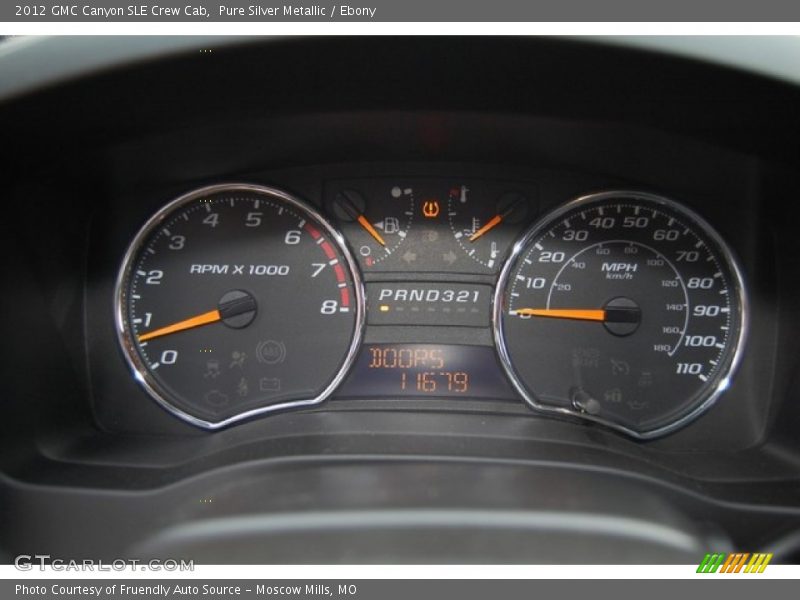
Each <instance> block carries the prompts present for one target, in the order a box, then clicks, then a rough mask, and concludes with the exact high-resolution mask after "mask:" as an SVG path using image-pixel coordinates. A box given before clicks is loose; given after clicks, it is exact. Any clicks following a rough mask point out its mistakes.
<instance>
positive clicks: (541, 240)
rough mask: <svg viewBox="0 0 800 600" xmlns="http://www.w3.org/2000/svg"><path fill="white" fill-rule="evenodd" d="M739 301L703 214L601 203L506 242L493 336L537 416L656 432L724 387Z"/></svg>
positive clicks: (626, 196) (730, 264)
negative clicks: (510, 248) (509, 245)
mask: <svg viewBox="0 0 800 600" xmlns="http://www.w3.org/2000/svg"><path fill="white" fill-rule="evenodd" d="M744 302H745V301H744V295H743V286H742V282H741V276H740V274H739V270H738V268H737V267H736V264H735V262H734V260H733V258H732V257H731V255H730V252H729V251H728V250H727V248H726V247H725V245H724V243H723V242H722V240H721V239H720V238H719V236H718V235H717V234H716V233H715V232H714V231H713V230H712V229H711V227H710V226H709V225H708V224H707V223H705V221H703V220H702V219H701V218H700V217H699V216H697V215H695V214H694V213H692V212H690V211H689V210H688V209H686V208H684V207H682V206H680V205H678V204H676V203H674V202H672V201H669V200H667V199H664V198H660V197H657V196H653V195H650V194H644V193H636V192H612V193H603V194H596V195H592V196H587V197H584V198H581V199H579V200H576V201H574V202H572V203H570V204H568V205H566V206H565V207H563V208H562V209H560V210H557V211H556V212H555V213H554V214H552V215H551V216H550V217H548V218H546V219H545V220H544V221H543V222H542V223H541V224H539V225H537V226H536V227H534V228H533V229H532V230H530V231H529V232H528V233H527V234H526V235H525V236H524V237H523V239H522V240H521V241H520V242H519V243H518V244H517V245H516V246H515V249H514V253H513V255H512V257H511V258H510V259H509V262H508V263H507V264H506V267H505V269H504V270H503V273H502V275H501V278H500V283H499V285H498V291H497V296H496V298H495V338H496V341H497V343H498V348H499V352H500V356H501V362H502V363H503V365H504V367H505V368H506V370H507V372H508V374H509V376H510V377H511V379H512V381H513V383H514V385H515V386H516V387H517V389H518V391H520V393H521V394H522V395H523V396H524V397H525V399H526V400H527V401H528V402H529V403H530V404H531V405H532V406H533V407H534V408H536V409H539V410H544V411H551V412H557V413H562V414H572V415H578V416H582V417H585V418H589V419H592V420H596V421H599V422H602V423H605V424H608V425H611V426H612V427H615V428H617V429H620V430H623V431H625V432H627V433H630V434H632V435H635V436H637V437H653V436H655V435H659V434H663V433H665V432H667V431H670V430H672V429H675V428H676V427H678V426H680V425H681V424H683V423H685V422H687V421H688V420H689V419H690V418H692V417H694V416H696V415H698V414H700V413H701V412H702V411H703V410H705V409H706V408H707V407H708V406H710V404H711V403H712V402H713V401H714V400H715V399H716V398H717V396H718V395H719V394H720V393H721V392H722V391H723V390H724V389H725V388H726V387H727V385H728V381H729V377H730V374H731V372H732V371H733V369H734V367H735V365H736V362H737V359H738V355H739V349H740V346H741V341H742V339H743V330H744V326H743V324H744Z"/></svg>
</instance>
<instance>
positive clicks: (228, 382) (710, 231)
mask: <svg viewBox="0 0 800 600" xmlns="http://www.w3.org/2000/svg"><path fill="white" fill-rule="evenodd" d="M320 189H321V192H320V197H319V198H318V199H310V198H306V197H301V195H299V194H295V193H292V192H290V191H287V190H286V189H283V188H282V187H275V186H271V185H270V186H267V185H261V184H255V183H217V184H214V185H211V186H205V187H200V188H198V189H194V190H190V191H187V192H186V193H184V194H182V195H180V196H179V197H177V198H176V199H174V200H172V201H170V202H169V203H167V204H166V205H165V206H163V208H161V209H160V210H158V211H157V212H156V213H155V214H154V215H153V216H152V217H151V218H150V219H149V220H148V221H147V222H146V223H145V224H144V225H143V226H142V227H141V229H140V231H139V232H138V234H137V235H136V236H135V237H134V239H133V240H132V241H131V243H130V245H129V247H128V250H127V252H126V254H125V257H124V260H123V262H122V265H121V266H120V268H119V275H118V279H117V284H116V290H115V298H114V302H115V318H116V328H117V333H118V340H119V344H120V348H121V349H122V352H123V355H124V357H125V360H126V361H127V362H128V364H129V366H130V367H131V369H132V372H133V374H134V376H135V378H136V380H137V381H138V382H139V384H140V385H141V387H142V389H143V390H144V392H145V393H146V394H147V395H149V396H150V397H151V398H152V399H153V400H155V401H156V402H158V403H159V404H160V405H161V406H163V407H164V408H165V409H167V410H168V411H170V412H171V413H172V414H174V415H175V416H177V417H178V418H181V419H183V420H185V421H187V422H190V423H192V424H194V425H196V426H199V427H202V428H205V429H218V428H221V427H225V426H228V425H231V424H233V423H236V422H240V421H243V420H245V419H250V418H253V417H255V416H257V415H264V414H267V413H271V412H274V411H277V410H282V409H288V408H297V407H303V406H311V405H316V404H319V403H321V402H323V401H325V400H328V399H334V398H359V397H369V398H384V397H385V398H441V399H454V400H457V399H476V398H477V399H484V400H488V401H498V402H518V403H524V404H526V405H527V406H528V407H529V408H530V409H531V411H533V412H535V413H538V414H542V415H550V416H555V417H567V418H570V419H574V418H577V419H581V420H588V421H593V422H596V423H599V424H601V425H603V426H606V427H609V428H611V429H614V430H616V431H618V432H622V433H624V434H627V435H629V436H631V437H634V438H638V439H647V438H653V437H657V436H661V435H664V434H667V433H669V432H672V431H674V430H676V429H678V428H680V427H682V426H684V425H686V424H687V423H689V422H691V421H692V420H693V419H695V418H696V417H698V416H699V415H701V414H702V413H704V412H705V411H706V410H708V409H709V408H710V407H711V406H712V405H713V404H714V403H715V402H716V401H717V400H718V399H719V398H720V397H721V396H722V395H723V393H724V391H725V390H726V388H727V387H728V385H729V383H730V380H731V377H732V376H733V374H734V372H735V370H736V367H737V365H738V363H739V361H740V358H741V351H742V347H743V344H744V341H745V338H746V329H747V295H746V293H745V286H744V283H743V279H742V275H741V271H740V268H739V266H738V262H737V259H736V257H735V256H734V254H733V252H732V251H731V249H730V248H729V246H728V245H727V244H726V242H725V241H724V240H723V239H722V237H721V236H720V235H719V234H718V233H717V232H716V231H715V229H714V228H713V227H712V225H710V224H709V223H708V222H707V221H706V220H705V219H704V218H703V217H702V216H701V215H700V214H698V212H696V211H695V210H694V209H693V208H690V207H689V206H688V204H687V201H679V200H675V199H673V198H668V197H666V196H663V195H656V194H653V193H651V192H649V191H639V190H635V189H634V190H630V189H619V190H608V189H606V190H587V193H585V194H582V195H579V196H577V197H565V198H563V199H561V201H560V202H559V203H558V204H557V205H555V206H551V205H550V204H549V203H548V204H547V206H546V207H544V208H543V207H542V206H541V203H540V196H539V188H538V186H537V184H536V182H531V181H513V180H504V179H481V178H464V179H460V178H443V177H410V178H390V177H369V178H366V177H365V178H342V179H339V178H332V179H330V180H327V181H325V182H324V183H323V184H322V185H321V188H320Z"/></svg>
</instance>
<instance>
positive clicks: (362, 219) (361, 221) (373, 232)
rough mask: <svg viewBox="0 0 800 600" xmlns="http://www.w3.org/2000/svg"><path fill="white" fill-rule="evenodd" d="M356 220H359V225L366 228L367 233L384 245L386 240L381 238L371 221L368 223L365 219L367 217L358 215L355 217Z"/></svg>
mask: <svg viewBox="0 0 800 600" xmlns="http://www.w3.org/2000/svg"><path fill="white" fill-rule="evenodd" d="M356 220H357V221H358V222H359V224H360V225H361V226H362V227H363V228H364V229H366V230H367V232H368V233H369V234H370V235H371V236H372V237H374V238H375V239H376V240H377V241H378V243H379V244H380V245H381V246H385V245H386V242H384V241H383V238H382V237H381V234H380V233H378V230H377V229H375V228H374V227H373V226H372V223H370V222H369V221H367V217H365V216H364V215H358V217H357V219H356Z"/></svg>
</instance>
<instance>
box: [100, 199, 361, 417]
mask: <svg viewBox="0 0 800 600" xmlns="http://www.w3.org/2000/svg"><path fill="white" fill-rule="evenodd" d="M116 303H117V306H116V314H117V321H118V323H117V325H118V330H119V333H120V340H121V343H122V347H123V350H124V352H125V355H126V358H127V359H128V361H129V362H130V364H131V366H132V367H133V369H134V372H135V374H136V375H137V378H138V379H139V380H140V382H141V383H142V384H143V385H144V387H145V388H146V389H147V391H148V392H149V393H150V394H151V395H152V396H153V397H154V398H155V399H156V400H157V401H159V402H160V403H161V404H163V405H164V406H165V407H166V408H168V409H169V410H170V411H171V412H173V413H175V414H177V415H178V416H180V417H182V418H184V419H186V420H187V421H189V422H191V423H193V424H195V425H199V426H203V427H207V428H217V427H221V426H223V425H227V424H230V423H232V422H234V421H238V420H240V419H243V418H245V417H249V416H252V415H255V414H259V413H263V412H267V411H271V410H276V409H278V408H285V407H291V406H298V405H307V404H314V403H317V402H321V401H322V400H323V399H324V398H325V397H327V395H329V394H330V393H331V391H333V389H334V388H335V386H336V385H337V384H338V383H339V381H340V380H341V379H342V377H343V376H344V374H345V372H346V370H347V369H348V367H349V366H350V364H351V363H352V361H353V359H354V357H355V353H356V349H357V347H358V343H359V341H360V336H361V328H362V323H363V314H364V309H363V293H362V286H361V283H360V280H359V278H358V274H357V271H356V269H355V265H354V262H353V259H352V258H351V256H350V254H349V253H348V251H347V249H346V247H345V245H344V243H343V241H342V239H341V236H339V235H338V234H337V233H336V232H335V231H334V230H333V229H332V228H331V227H330V225H328V224H327V222H326V221H325V220H324V219H322V217H321V216H320V215H319V214H318V213H317V212H316V211H315V210H314V209H312V208H311V207H310V206H308V205H306V204H305V203H303V202H301V201H299V200H297V199H295V198H293V197H292V196H290V195H288V194H286V193H284V192H281V191H278V190H274V189H270V188H265V187H260V186H253V185H245V184H234V185H220V186H212V187H208V188H203V189H200V190H197V191H194V192H191V193H189V194H187V195H185V196H182V197H181V198H178V199H177V200H175V201H173V202H172V203H170V204H169V205H168V206H166V207H165V208H164V209H162V210H161V211H160V212H159V213H158V214H156V215H155V216H154V217H153V218H152V219H151V220H150V221H149V222H148V223H147V224H146V225H145V226H144V228H143V229H142V231H141V232H140V233H139V235H138V236H137V237H136V239H135V240H134V242H133V243H132V245H131V247H130V249H129V251H128V254H127V255H126V258H125V261H124V264H123V267H122V270H121V272H120V276H119V279H118V283H117V295H116Z"/></svg>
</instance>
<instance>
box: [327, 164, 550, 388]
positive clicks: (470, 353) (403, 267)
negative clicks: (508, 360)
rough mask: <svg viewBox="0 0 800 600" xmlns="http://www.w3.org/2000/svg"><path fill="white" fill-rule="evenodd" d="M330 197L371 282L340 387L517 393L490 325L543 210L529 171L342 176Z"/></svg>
mask: <svg viewBox="0 0 800 600" xmlns="http://www.w3.org/2000/svg"><path fill="white" fill-rule="evenodd" d="M324 208H325V212H326V214H328V215H329V216H330V217H331V218H332V220H333V222H334V225H335V226H336V227H337V228H338V229H339V230H340V231H341V232H342V234H343V235H344V237H345V239H346V240H347V243H348V245H349V246H350V249H351V251H352V254H353V256H354V257H355V259H356V261H357V262H358V265H359V267H360V270H361V273H362V274H363V278H364V283H365V291H366V309H367V310H366V339H367V341H368V342H369V343H366V344H364V345H362V348H361V351H360V353H359V356H358V359H357V361H356V363H355V364H354V366H353V369H352V370H351V372H350V374H349V376H348V378H347V379H346V381H345V383H344V385H343V386H342V388H341V389H340V390H338V391H337V393H336V396H337V397H339V398H359V397H373V398H403V397H415V398H452V399H457V398H462V399H469V398H483V399H497V400H515V401H518V400H519V398H518V396H517V394H516V392H514V391H513V390H512V388H511V387H510V385H509V383H508V381H507V379H506V377H505V376H504V374H503V371H502V368H501V366H500V363H499V362H498V359H497V355H496V352H495V350H494V348H493V347H492V343H491V337H490V328H491V316H492V297H493V294H494V285H493V282H494V279H495V277H496V276H497V274H498V272H499V270H500V268H501V266H502V264H503V262H504V261H505V258H506V257H507V256H508V254H509V252H510V250H511V246H512V244H513V243H514V240H516V239H517V238H518V237H519V235H520V234H521V232H522V231H523V230H524V229H525V228H527V227H528V226H530V223H531V222H533V221H534V220H535V219H536V218H537V216H538V213H539V210H538V204H537V199H536V193H535V188H534V185H533V184H532V183H531V182H516V181H508V180H493V179H478V178H465V177H452V178H450V177H399V176H398V177H391V176H389V177H379V178H361V179H355V178H354V179H337V180H330V181H328V182H326V184H325V187H324ZM431 342H437V343H431Z"/></svg>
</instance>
